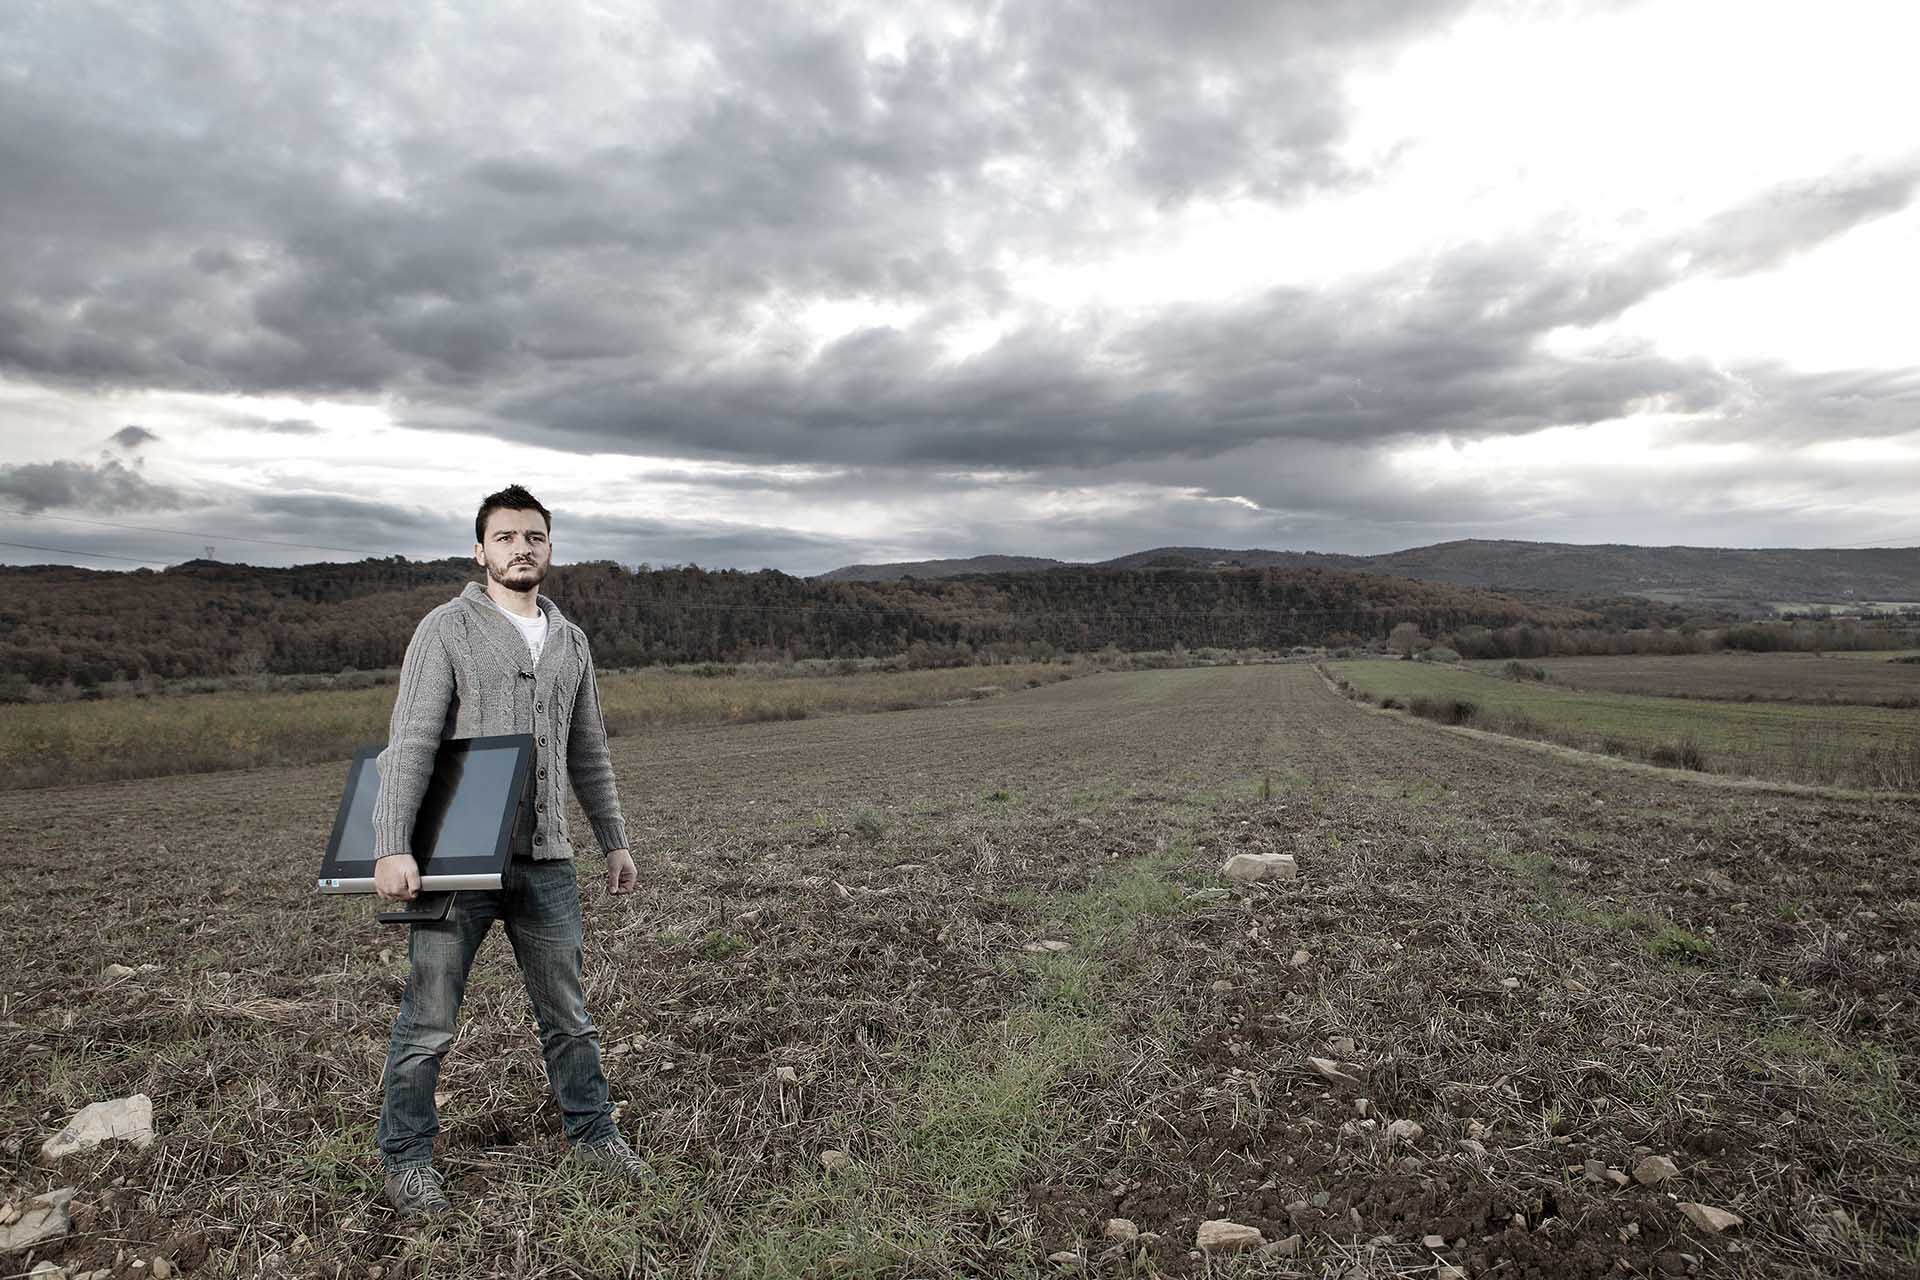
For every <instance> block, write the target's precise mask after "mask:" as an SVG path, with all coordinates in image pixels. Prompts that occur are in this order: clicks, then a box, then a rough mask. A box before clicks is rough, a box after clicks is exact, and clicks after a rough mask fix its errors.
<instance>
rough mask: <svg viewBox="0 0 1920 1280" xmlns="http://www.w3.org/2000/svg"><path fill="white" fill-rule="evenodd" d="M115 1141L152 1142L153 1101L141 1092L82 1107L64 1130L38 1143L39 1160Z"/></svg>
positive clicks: (144, 1144) (58, 1157)
mask: <svg viewBox="0 0 1920 1280" xmlns="http://www.w3.org/2000/svg"><path fill="white" fill-rule="evenodd" d="M114 1139H118V1140H121V1141H124V1142H131V1143H132V1144H133V1145H134V1146H136V1147H144V1146H146V1145H148V1144H149V1143H151V1142H152V1141H153V1099H152V1098H149V1097H148V1096H147V1095H146V1094H144V1093H136V1094H134V1095H133V1096H132V1097H131V1098H115V1099H114V1100H113V1101H111V1102H95V1103H91V1104H89V1105H88V1106H85V1107H83V1108H81V1110H80V1114H78V1115H76V1116H75V1117H74V1118H73V1119H71V1120H69V1121H67V1127H66V1128H64V1129H62V1130H61V1131H60V1132H59V1133H56V1134H55V1135H54V1136H53V1137H51V1138H48V1139H47V1140H46V1142H44V1143H43V1144H41V1147H40V1158H41V1159H42V1160H58V1159H60V1158H61V1157H62V1156H70V1155H72V1154H73V1153H74V1152H76V1151H89V1150H92V1149H93V1148H94V1147H97V1146H99V1145H100V1144H101V1143H103V1142H107V1141H110V1140H114Z"/></svg>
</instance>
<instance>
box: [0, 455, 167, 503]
mask: <svg viewBox="0 0 1920 1280" xmlns="http://www.w3.org/2000/svg"><path fill="white" fill-rule="evenodd" d="M0 499H4V500H6V502H7V503H8V504H9V505H15V506H20V507H24V508H25V509H26V510H28V511H30V512H32V511H44V510H46V509H48V508H49V507H72V508H75V509H77V510H83V511H164V510H172V509H175V508H178V507H182V506H185V505H186V503H187V498H186V495H184V494H182V493H181V492H180V491H179V490H178V489H175V488H172V487H170V486H168V485H164V484H155V483H153V482H152V481H150V480H148V479H147V478H146V477H145V476H143V475H141V474H140V472H139V471H138V470H136V469H135V468H133V467H129V466H127V465H126V464H125V463H124V462H121V461H119V460H118V459H111V458H110V459H108V460H107V461H105V462H98V463H90V462H31V463H25V464H19V465H12V466H0Z"/></svg>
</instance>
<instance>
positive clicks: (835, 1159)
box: [820, 1150, 853, 1170]
mask: <svg viewBox="0 0 1920 1280" xmlns="http://www.w3.org/2000/svg"><path fill="white" fill-rule="evenodd" d="M820 1163H821V1164H822V1165H824V1166H825V1167H827V1168H829V1169H834V1170H840V1169H845V1168H848V1167H850V1166H851V1165H852V1164H853V1157H852V1156H850V1155H848V1154H847V1153H846V1152H844V1151H834V1150H828V1151H822V1152H821V1153H820Z"/></svg>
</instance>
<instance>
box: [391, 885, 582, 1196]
mask: <svg viewBox="0 0 1920 1280" xmlns="http://www.w3.org/2000/svg"><path fill="white" fill-rule="evenodd" d="M495 920H498V921H500V922H501V923H502V924H504V925H505V926H506V929H507V939H508V941H510V942H512V943H513V955H514V959H515V960H517V961H518V962H519V964H520V976H521V978H522V979H523V980H524V981H525V982H526V984H527V995H528V997H529V998H531V999H532V1001H533V1014H534V1018H535V1019H536V1020H537V1021H538V1022H539V1024H540V1052H541V1054H542V1056H544V1057H545V1058H546V1062H547V1083H548V1084H549V1085H550V1086H551V1087H552V1089H553V1096H554V1100H555V1101H557V1102H558V1103H559V1104H560V1114H561V1117H562V1122H563V1125H564V1127H565V1130H566V1135H567V1138H568V1139H569V1140H570V1141H573V1142H599V1141H601V1140H603V1139H605V1138H610V1137H612V1136H613V1135H614V1134H615V1133H616V1132H617V1130H616V1129H615V1127H614V1122H613V1107H612V1105H611V1103H609V1101H608V1099H607V1078H606V1076H605V1075H603V1074H602V1073H601V1070H600V1033H599V1032H598V1031H596V1030H595V1029H594V1025H593V1020H592V1019H591V1018H589V1017H588V1016H587V1002H586V995H585V993H584V991H583V990H582V989H581V979H580V958H581V943H582V932H581V915H580V887H579V883H578V881H576V880H575V878H574V871H573V862H572V860H571V859H565V858H559V859H552V860H549V861H545V862H535V861H533V860H531V859H528V858H519V857H516V858H513V859H512V860H510V861H509V862H508V863H507V870H506V874H505V875H504V876H503V877H502V878H501V885H500V888H499V889H498V890H483V889H463V890H461V891H460V892H458V893H456V894H455V895H454V898H453V904H452V906H451V908H450V909H449V910H448V912H447V918H446V919H445V920H441V921H436V922H434V923H432V924H415V925H409V926H408V931H409V933H410V934H411V937H410V938H409V940H408V954H409V957H410V959H411V962H412V973H411V974H410V975H409V976H408V978H407V991H406V995H405V996H403V997H402V998H401V1001H400V1014H399V1016H398V1017H397V1018H395V1019H394V1022H393V1035H392V1036H391V1038H390V1039H389V1040H388V1043H387V1070H386V1076H385V1079H384V1081H383V1084H382V1094H383V1096H382V1098H381V1103H380V1131H379V1142H380V1154H381V1158H382V1160H383V1161H384V1162H385V1164H386V1166H387V1168H388V1170H390V1171H398V1170H402V1169H410V1168H413V1167H415V1166H417V1165H424V1164H429V1163H431V1162H432V1160H433V1139H434V1135H436V1134H438V1133H439V1132H440V1117H439V1114H438V1111H437V1110H436V1108H435V1107H434V1105H433V1091H434V1087H435V1086H436V1085H437V1084H438V1083H439V1081H440V1060H441V1059H442V1058H443V1057H445V1056H446V1052H447V1047H448V1046H449V1045H451V1044H452V1043H453V1027H454V1022H455V1020H456V1019H458V1017H459V1015H460V1001H461V998H462V997H463V996H465V994H466V990H467V974H468V973H469V972H470V971H471V970H472V968H473V957H474V955H475V953H476V952H478V951H479V950H480V944H481V942H483V941H484V940H485V939H486V936H487V931H488V930H489V929H490V928H492V927H493V922H494V921H495Z"/></svg>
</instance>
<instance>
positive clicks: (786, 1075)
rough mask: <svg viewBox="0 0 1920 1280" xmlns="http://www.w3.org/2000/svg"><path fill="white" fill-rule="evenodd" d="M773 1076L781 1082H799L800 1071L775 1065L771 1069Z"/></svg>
mask: <svg viewBox="0 0 1920 1280" xmlns="http://www.w3.org/2000/svg"><path fill="white" fill-rule="evenodd" d="M773 1078H774V1079H776V1080H778V1081H779V1082H780V1083H781V1084H799V1083H800V1073H799V1072H797V1071H795V1070H794V1069H793V1068H792V1067H784V1066H783V1067H775V1068H774V1069H773Z"/></svg>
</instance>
